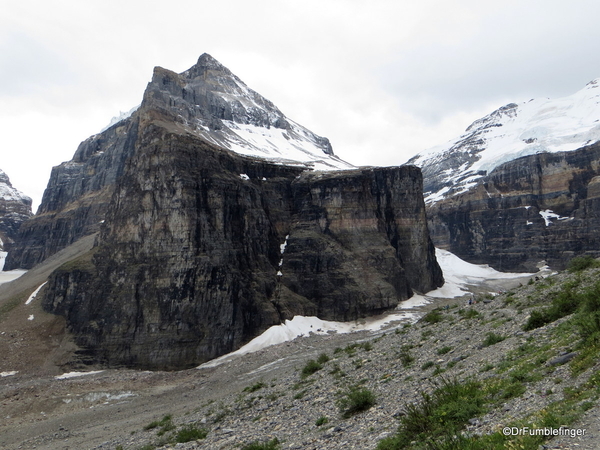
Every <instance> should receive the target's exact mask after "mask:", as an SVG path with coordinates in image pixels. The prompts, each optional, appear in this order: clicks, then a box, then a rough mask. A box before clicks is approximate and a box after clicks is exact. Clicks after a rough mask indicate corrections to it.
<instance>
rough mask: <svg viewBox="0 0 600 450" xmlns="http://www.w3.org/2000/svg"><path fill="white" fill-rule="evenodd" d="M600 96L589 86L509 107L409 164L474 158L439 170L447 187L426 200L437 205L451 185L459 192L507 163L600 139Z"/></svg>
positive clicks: (426, 163)
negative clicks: (456, 167)
mask: <svg viewBox="0 0 600 450" xmlns="http://www.w3.org/2000/svg"><path fill="white" fill-rule="evenodd" d="M594 86H595V85H594ZM599 98H600V96H599V95H598V94H597V91H595V90H593V89H592V88H590V85H587V86H586V87H585V88H583V89H581V90H580V91H578V92H576V93H575V94H573V95H571V96H568V97H564V98H558V99H552V100H551V99H535V100H531V101H529V102H524V103H521V104H518V105H517V104H510V105H506V106H505V107H502V108H500V109H498V110H497V111H494V112H492V113H491V114H489V115H487V116H485V117H483V118H481V119H479V120H477V121H475V122H474V123H473V124H472V125H471V126H469V128H467V130H466V131H465V133H464V134H463V135H461V136H460V137H458V138H457V139H454V140H452V141H449V142H448V143H446V144H443V145H438V146H435V147H432V148H430V149H427V150H425V151H423V152H421V153H420V154H419V155H417V156H416V157H415V158H414V159H412V160H411V163H413V164H416V165H417V166H419V167H421V168H426V167H428V166H432V165H437V164H439V163H442V162H443V161H446V160H449V159H451V158H452V157H453V156H455V155H457V156H460V157H461V158H462V154H465V153H468V154H469V155H470V156H476V157H471V158H469V162H468V163H465V164H462V165H461V166H460V167H459V168H458V169H456V170H450V169H447V170H444V171H440V172H439V173H441V174H442V178H441V179H440V181H442V182H443V183H445V184H447V186H446V187H444V188H442V189H440V190H439V191H437V192H430V193H428V195H427V197H426V202H427V203H435V202H437V201H439V200H441V199H442V198H444V197H445V196H446V195H445V194H450V193H449V192H448V191H449V190H450V189H449V187H448V185H450V186H451V187H452V190H451V195H454V194H456V193H459V192H460V189H457V188H458V187H461V186H463V185H466V184H469V186H465V187H466V188H467V189H469V188H472V186H473V185H474V184H473V183H474V182H476V181H477V180H478V179H480V178H482V177H483V176H484V175H485V173H489V172H490V171H492V170H494V169H495V168H496V167H498V166H500V165H501V164H503V163H506V162H508V161H512V160H514V159H517V158H520V157H523V156H528V155H534V154H536V153H544V152H549V153H555V152H560V151H573V150H577V149H579V148H582V147H584V146H586V145H590V144H593V143H595V142H598V141H600V124H599V123H598V119H600V101H599ZM472 174H474V175H472ZM463 191H464V189H463Z"/></svg>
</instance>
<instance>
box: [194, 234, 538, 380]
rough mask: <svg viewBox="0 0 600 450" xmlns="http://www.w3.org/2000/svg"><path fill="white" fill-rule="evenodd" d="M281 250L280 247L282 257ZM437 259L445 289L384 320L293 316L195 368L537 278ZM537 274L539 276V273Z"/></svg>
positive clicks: (366, 327)
mask: <svg viewBox="0 0 600 450" xmlns="http://www.w3.org/2000/svg"><path fill="white" fill-rule="evenodd" d="M284 248H285V247H284V246H283V245H282V253H283V250H284ZM436 258H437V260H438V263H439V264H440V267H441V268H442V271H443V273H444V279H445V280H446V283H445V284H444V286H442V287H441V288H439V289H436V290H434V291H431V292H428V293H426V294H424V295H419V294H415V295H413V296H412V297H411V298H410V299H408V300H406V301H404V302H401V303H400V305H398V307H397V308H396V309H395V310H394V311H391V312H390V313H388V314H387V315H385V316H384V317H378V318H367V319H362V320H359V321H355V322H333V321H326V320H321V319H319V318H318V317H306V316H295V317H294V318H293V319H292V320H286V321H285V322H284V323H282V324H281V325H274V326H272V327H270V328H269V329H268V330H266V331H265V332H264V333H263V334H261V335H260V336H258V337H256V338H254V339H253V340H251V341H250V342H249V343H247V344H246V345H244V346H243V347H242V348H240V349H238V350H236V351H235V352H232V353H228V354H227V355H223V356H221V357H219V358H216V359H213V360H211V361H208V362H206V363H204V364H201V365H200V366H198V368H199V369H204V368H209V367H216V366H218V365H221V364H223V363H226V362H229V361H231V360H233V359H235V358H236V357H238V356H240V355H244V354H246V353H253V352H257V351H259V350H262V349H264V348H267V347H269V346H272V345H276V344H281V343H283V342H287V341H291V340H294V339H296V338H299V337H303V336H309V335H310V334H328V333H351V332H355V331H378V330H380V329H381V328H383V327H384V326H386V325H388V324H390V323H392V322H414V321H415V320H417V318H418V314H417V313H416V312H412V311H410V310H411V309H413V308H416V307H418V306H423V305H426V304H428V303H431V302H433V301H435V300H436V299H441V298H456V297H462V296H464V295H469V294H470V290H469V287H473V286H479V285H481V284H482V283H483V282H485V281H489V280H500V279H518V278H525V277H531V276H534V275H536V274H527V273H504V272H498V271H497V270H495V269H492V268H491V267H489V266H488V265H477V264H471V263H468V262H466V261H464V260H462V259H460V258H459V257H458V256H456V255H454V254H452V253H450V252H448V251H446V250H441V249H436ZM543 270H545V269H543ZM539 273H540V274H541V272H539Z"/></svg>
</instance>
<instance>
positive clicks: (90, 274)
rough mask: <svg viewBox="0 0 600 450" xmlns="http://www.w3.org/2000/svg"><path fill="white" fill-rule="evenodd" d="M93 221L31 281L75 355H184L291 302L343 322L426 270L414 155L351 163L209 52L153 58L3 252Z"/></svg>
mask: <svg viewBox="0 0 600 450" xmlns="http://www.w3.org/2000/svg"><path fill="white" fill-rule="evenodd" d="M315 169H319V170H315ZM342 169H343V170H342ZM94 233H97V237H96V241H95V244H94V246H93V248H92V249H91V250H90V251H87V252H85V253H82V254H80V255H79V256H78V257H77V258H75V259H72V260H70V261H69V262H67V263H66V264H63V265H62V266H60V267H58V268H57V270H55V271H54V272H53V273H52V274H51V275H50V277H49V279H48V283H47V285H46V286H45V287H44V289H43V290H42V293H43V306H44V309H45V310H46V311H49V312H52V313H54V314H58V315H61V316H64V317H65V319H66V326H67V329H68V330H69V332H70V333H72V334H73V336H74V338H75V342H76V344H77V345H78V346H79V347H80V351H79V352H78V355H79V358H80V359H79V361H80V362H83V363H86V364H87V363H92V364H101V365H105V366H110V367H121V366H127V367H135V368H151V369H181V368H185V367H191V366H194V365H198V364H199V363H202V362H204V361H207V360H209V359H212V358H215V357H217V356H219V355H222V354H224V353H227V352H230V351H232V350H235V349H236V348H238V347H240V346H241V345H243V344H244V343H246V342H248V341H249V340H250V339H252V338H253V337H255V336H256V335H258V334H259V333H261V332H262V331H264V330H266V329H267V328H268V327H269V326H271V325H276V324H280V323H281V322H282V321H283V320H284V319H291V318H292V317H293V316H295V315H312V316H318V317H320V318H322V319H328V320H343V321H346V320H353V319H356V318H359V317H364V316H367V315H373V314H378V313H381V312H383V311H386V310H388V309H391V308H394V307H396V306H397V305H398V303H399V302H400V301H401V300H404V299H407V298H409V297H411V296H412V294H413V292H426V291H429V290H431V289H435V288H436V287H439V286H441V285H442V284H443V277H442V272H441V270H440V267H439V266H438V264H437V262H436V259H435V251H434V247H433V244H432V242H431V240H430V238H429V233H428V229H427V221H426V216H425V203H424V201H423V192H422V176H421V171H420V170H419V169H418V168H416V167H414V166H402V167H392V168H362V169H360V168H359V169H357V168H353V166H351V165H350V164H347V163H345V162H343V161H342V160H340V159H339V158H337V157H336V156H335V155H334V154H333V151H332V148H331V145H330V143H329V141H328V140H327V139H326V138H322V137H319V136H317V135H315V134H314V133H312V132H310V131H309V130H307V129H305V128H303V127H302V126H300V125H298V124H296V123H295V122H293V121H292V120H291V119H288V118H287V117H286V116H284V115H283V113H281V112H280V111H279V110H278V109H277V108H276V107H275V106H274V105H273V104H272V103H271V102H269V101H268V100H266V99H264V98H263V97H261V96H260V95H259V94H257V93H256V92H254V91H252V90H251V89H250V88H248V87H247V86H246V85H245V84H244V83H243V82H242V81H241V80H240V79H239V78H237V77H236V76H235V75H233V74H232V73H231V72H230V71H229V70H228V69H226V68H225V67H223V66H222V65H221V64H220V63H218V62H217V61H216V60H214V58H212V57H210V56H209V55H202V56H201V57H200V59H199V60H198V63H197V64H196V65H195V66H194V67H192V68H191V69H189V70H187V71H185V72H183V73H182V74H176V73H174V72H171V71H168V70H166V69H162V68H156V69H155V70H154V75H153V78H152V81H151V82H150V83H149V84H148V87H147V89H146V91H145V93H144V98H143V101H142V103H141V105H140V107H139V108H137V109H135V110H134V111H133V112H132V114H131V115H130V116H128V117H123V118H122V119H121V120H120V121H117V122H116V123H114V124H112V125H111V126H109V127H108V128H107V129H106V130H104V131H103V132H101V133H100V134H98V135H95V136H92V137H91V138H89V139H88V140H86V141H85V142H83V143H82V144H81V145H80V147H79V148H78V150H77V152H76V153H75V156H74V158H73V160H72V161H69V162H66V163H63V164H61V165H60V166H58V167H56V168H54V170H53V172H52V176H51V179H50V182H49V184H48V188H47V190H46V192H45V194H44V197H43V201H42V205H41V207H40V212H39V213H38V215H37V216H36V217H34V218H33V219H31V220H30V221H28V222H27V223H26V224H24V226H22V227H21V236H20V237H21V239H20V241H19V244H18V245H16V246H15V247H14V248H13V250H12V251H11V253H10V254H9V257H10V258H11V261H10V262H11V264H12V266H13V267H19V266H20V267H29V266H31V265H33V264H36V263H37V262H39V261H41V260H44V259H47V258H48V257H49V256H50V255H52V254H54V253H56V252H57V251H58V250H60V249H61V248H65V247H67V246H68V245H70V244H71V243H73V242H75V241H77V240H78V239H80V238H81V237H82V236H89V235H92V234H94Z"/></svg>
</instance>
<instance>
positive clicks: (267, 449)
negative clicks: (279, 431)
mask: <svg viewBox="0 0 600 450" xmlns="http://www.w3.org/2000/svg"><path fill="white" fill-rule="evenodd" d="M279 448H280V447H279V440H278V439H277V438H275V439H272V440H270V441H268V442H260V441H254V442H251V443H250V444H246V445H244V446H243V447H242V450H278V449H279Z"/></svg>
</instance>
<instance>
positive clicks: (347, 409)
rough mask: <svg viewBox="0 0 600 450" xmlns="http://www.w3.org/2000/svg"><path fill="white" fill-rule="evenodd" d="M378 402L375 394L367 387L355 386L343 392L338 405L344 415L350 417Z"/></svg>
mask: <svg viewBox="0 0 600 450" xmlns="http://www.w3.org/2000/svg"><path fill="white" fill-rule="evenodd" d="M375 403H376V399H375V394H373V392H371V391H370V390H369V389H367V388H365V387H358V386H354V387H351V388H350V389H348V390H347V391H346V392H343V393H342V396H341V398H340V399H339V401H338V407H339V409H340V412H341V413H342V417H344V418H346V419H347V418H348V417H351V416H353V415H354V414H358V413H360V412H362V411H366V410H368V409H370V408H371V407H372V406H374V405H375Z"/></svg>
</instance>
